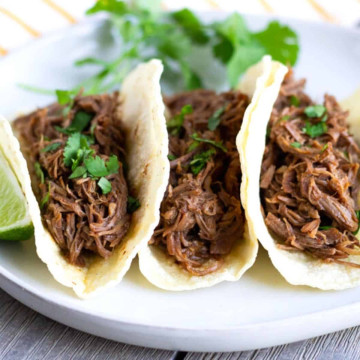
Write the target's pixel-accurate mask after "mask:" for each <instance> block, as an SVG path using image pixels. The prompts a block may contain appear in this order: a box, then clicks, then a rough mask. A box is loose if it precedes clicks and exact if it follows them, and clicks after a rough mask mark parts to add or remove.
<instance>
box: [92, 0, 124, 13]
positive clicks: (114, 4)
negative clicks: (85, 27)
mask: <svg viewBox="0 0 360 360" xmlns="http://www.w3.org/2000/svg"><path fill="white" fill-rule="evenodd" d="M100 11H107V12H110V13H113V14H116V15H125V14H126V13H127V12H128V7H127V4H126V3H125V2H124V1H119V0H98V1H97V2H96V4H95V5H94V6H93V7H92V8H90V9H89V10H87V11H86V14H88V15H90V14H95V13H97V12H100Z"/></svg>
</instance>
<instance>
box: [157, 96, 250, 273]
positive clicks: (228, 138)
mask: <svg viewBox="0 0 360 360" xmlns="http://www.w3.org/2000/svg"><path fill="white" fill-rule="evenodd" d="M165 102H166V105H167V108H168V110H169V112H170V114H171V116H170V118H171V117H172V118H173V117H174V116H176V115H178V114H180V113H181V110H182V109H183V107H184V106H189V105H190V106H191V107H192V113H190V114H187V115H185V117H184V122H183V125H182V127H181V129H179V131H178V132H177V133H176V131H175V133H174V131H173V129H169V136H170V143H169V153H170V155H169V157H170V159H172V160H171V162H170V165H171V173H170V180H169V185H168V189H167V191H166V194H165V197H164V199H163V201H162V204H161V220H160V223H159V225H158V227H157V229H156V230H155V233H154V235H153V237H152V239H151V241H150V244H153V245H156V246H160V247H161V248H162V249H163V250H164V251H166V252H167V254H168V255H170V256H174V257H175V259H176V261H177V263H178V264H180V265H181V266H182V267H183V268H184V269H186V270H187V271H189V272H190V273H191V274H193V275H198V276H202V275H206V274H209V273H211V272H214V271H216V270H218V269H219V268H220V267H221V266H222V264H223V259H224V256H225V255H226V254H228V253H229V252H230V251H231V249H232V247H233V245H234V243H235V241H236V240H239V239H241V237H242V235H243V231H244V215H243V211H242V207H241V203H240V181H241V170H240V162H239V153H238V151H237V148H236V145H235V138H236V135H237V133H238V131H239V129H240V125H241V122H242V119H243V116H244V111H245V109H246V107H247V105H248V102H249V101H248V98H247V97H246V96H245V95H242V94H240V93H236V92H226V93H222V94H216V93H215V92H213V91H208V90H196V91H192V92H187V93H182V94H178V95H175V96H173V97H171V98H168V99H166V101H165ZM219 109H220V110H219ZM216 113H217V114H218V115H219V114H220V115H219V116H218V117H219V121H220V123H219V125H218V126H217V127H216V129H215V130H214V131H210V130H209V128H208V124H209V119H210V118H211V117H214V114H215V117H216ZM194 133H196V134H197V136H198V137H199V138H202V139H207V140H212V141H215V142H217V143H221V142H222V144H223V146H224V147H225V149H223V150H221V149H219V148H217V147H216V146H213V145H210V144H208V143H206V142H195V143H194V141H195V140H194V139H193V138H192V137H191V136H192V135H193V134H194ZM196 145H197V146H196ZM201 156H204V158H205V159H206V161H205V162H204V163H203V168H202V169H201V170H199V169H196V165H199V162H197V160H196V159H197V158H199V157H201ZM200 163H201V161H200ZM198 171H199V172H198ZM197 172H198V173H197Z"/></svg>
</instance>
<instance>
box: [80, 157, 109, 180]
mask: <svg viewBox="0 0 360 360" xmlns="http://www.w3.org/2000/svg"><path fill="white" fill-rule="evenodd" d="M84 164H85V167H86V170H87V171H88V172H89V173H90V174H91V175H92V176H94V177H102V176H107V175H108V170H107V168H106V166H105V161H104V160H103V159H102V158H101V157H100V156H95V158H93V157H89V158H87V159H85V160H84Z"/></svg>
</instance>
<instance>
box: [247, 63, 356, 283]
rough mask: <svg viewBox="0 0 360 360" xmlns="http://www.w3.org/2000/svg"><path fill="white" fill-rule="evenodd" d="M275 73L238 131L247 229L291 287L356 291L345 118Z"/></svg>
mask: <svg viewBox="0 0 360 360" xmlns="http://www.w3.org/2000/svg"><path fill="white" fill-rule="evenodd" d="M304 86H305V80H295V79H294V76H293V73H292V70H289V71H288V70H287V69H286V68H280V69H279V70H278V71H276V72H274V74H273V81H271V82H270V83H269V84H267V85H265V87H264V91H263V95H262V98H261V99H260V101H259V103H258V112H259V116H257V117H254V118H253V119H252V120H251V121H250V122H249V123H248V125H247V127H246V129H243V131H244V133H245V132H247V133H248V134H249V135H248V136H247V137H246V140H245V142H246V145H245V148H246V151H245V158H246V159H247V160H246V163H247V164H251V166H249V168H248V171H247V172H246V176H247V182H248V187H247V190H248V201H247V203H246V204H245V208H246V209H247V210H248V213H249V219H250V220H249V226H250V227H253V228H254V230H255V233H256V235H257V237H258V239H259V241H260V242H261V244H262V245H263V246H264V247H265V248H266V249H267V250H268V252H269V255H270V258H271V260H272V262H273V264H274V266H275V267H276V268H277V269H278V270H279V272H280V273H281V274H282V275H283V276H284V277H285V279H286V280H287V281H288V282H289V283H291V284H294V285H308V286H312V287H317V288H320V289H323V290H330V289H336V290H339V289H345V288H349V287H353V286H356V285H359V284H360V256H359V255H360V243H359V238H358V236H359V235H358V232H359V215H360V212H359V210H360V203H359V200H360V198H359V190H360V182H359V180H360V178H359V166H360V148H359V146H358V144H357V143H356V141H355V139H354V137H353V136H352V133H351V129H349V124H348V115H349V113H348V111H345V110H344V109H343V108H342V107H341V106H340V105H339V104H338V102H337V101H336V99H335V98H334V97H333V96H331V95H328V94H326V95H325V96H324V98H323V100H322V101H321V102H317V101H315V100H314V99H312V98H311V97H309V96H308V95H307V94H306V92H305V91H304Z"/></svg>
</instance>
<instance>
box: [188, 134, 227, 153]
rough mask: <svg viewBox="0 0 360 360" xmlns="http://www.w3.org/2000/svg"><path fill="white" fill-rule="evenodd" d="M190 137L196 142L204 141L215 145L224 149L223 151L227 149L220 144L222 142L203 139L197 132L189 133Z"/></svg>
mask: <svg viewBox="0 0 360 360" xmlns="http://www.w3.org/2000/svg"><path fill="white" fill-rule="evenodd" d="M191 138H192V139H193V140H195V141H197V142H203V143H206V144H209V145H212V146H215V147H217V148H218V149H220V150H222V151H224V152H227V149H226V147H225V146H224V145H223V144H222V142H217V141H214V140H209V139H203V138H200V137H199V136H198V134H197V133H194V134H192V135H191ZM189 150H190V148H189Z"/></svg>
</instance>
